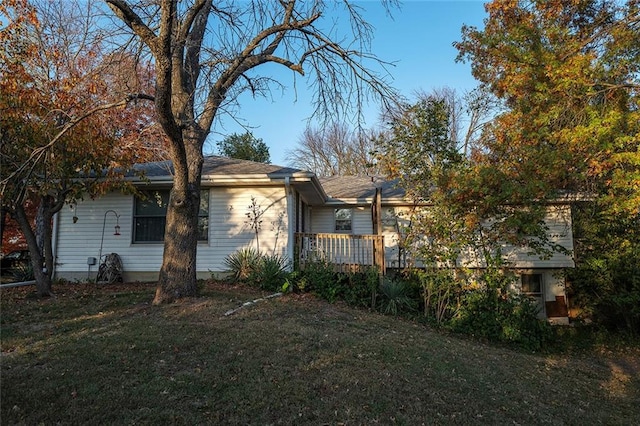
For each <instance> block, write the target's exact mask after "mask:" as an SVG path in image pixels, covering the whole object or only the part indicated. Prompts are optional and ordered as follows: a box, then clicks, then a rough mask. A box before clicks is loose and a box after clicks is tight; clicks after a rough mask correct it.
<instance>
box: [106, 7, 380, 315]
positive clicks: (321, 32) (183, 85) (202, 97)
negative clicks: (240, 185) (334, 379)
mask: <svg viewBox="0 0 640 426" xmlns="http://www.w3.org/2000/svg"><path fill="white" fill-rule="evenodd" d="M105 1H106V3H107V4H108V5H109V7H110V8H111V10H112V11H113V12H114V13H115V14H116V15H117V17H118V18H120V19H121V21H122V22H123V23H124V24H125V25H126V26H127V27H128V28H130V30H131V31H132V32H133V33H134V34H135V35H136V36H137V37H138V38H139V39H140V40H141V41H142V42H143V43H144V45H146V46H147V47H148V49H149V51H150V52H151V55H152V56H153V59H154V61H155V67H156V76H157V77H156V86H155V96H156V98H155V105H156V111H157V115H158V117H159V121H160V123H161V124H162V127H163V129H164V131H165V132H166V135H167V137H168V139H169V141H170V156H171V159H172V161H173V168H174V175H173V176H174V181H173V187H172V190H171V195H170V201H169V205H168V207H167V221H166V232H165V243H164V258H163V262H162V267H161V270H160V277H159V283H158V287H157V291H156V296H155V299H154V303H156V304H157V303H163V302H171V301H173V300H175V299H177V298H181V297H185V296H191V295H194V294H196V248H197V236H198V227H197V219H198V208H199V205H200V202H199V197H200V179H201V174H202V163H203V145H204V143H205V140H206V138H207V136H208V134H209V131H210V129H211V127H212V125H213V123H214V120H215V119H216V117H217V116H218V114H219V113H220V112H224V111H225V110H228V108H230V105H232V104H233V103H234V102H235V101H236V100H237V98H238V95H239V94H240V93H242V92H244V91H251V93H252V94H253V95H263V94H267V93H268V91H269V90H270V88H271V87H272V84H280V85H282V84H281V83H279V82H278V81H277V80H276V79H275V78H274V77H273V76H272V75H270V74H260V71H261V70H264V72H266V73H269V72H271V71H273V67H267V66H265V65H267V64H272V65H275V66H281V67H283V68H284V69H288V70H290V71H291V73H292V75H298V76H307V77H308V82H309V83H310V85H312V86H313V88H314V89H315V92H316V95H317V96H316V102H315V104H314V106H315V111H316V112H317V113H329V112H330V113H334V114H340V113H344V112H345V111H349V108H350V107H353V106H355V107H356V108H359V107H360V105H361V104H362V102H363V101H364V100H365V98H366V96H367V95H368V94H371V93H374V94H376V95H379V96H381V97H382V98H384V97H385V96H387V95H390V91H389V89H388V86H387V85H386V84H385V82H384V81H383V80H382V79H381V78H380V77H379V76H378V75H377V74H376V73H374V72H372V71H371V70H370V68H368V67H367V66H366V65H367V63H368V61H371V60H373V61H375V60H376V58H375V57H374V56H373V55H371V54H370V52H368V48H369V41H370V38H371V35H372V28H371V27H370V26H369V25H368V24H367V23H366V22H365V21H364V20H363V19H362V16H361V15H360V13H359V8H358V6H357V5H353V4H350V3H349V2H347V1H344V2H340V3H333V2H329V3H327V2H323V1H308V2H302V1H296V0H288V1H283V0H279V1H275V0H253V1H244V2H213V1H212V0H192V1H186V2H183V1H178V0H159V1H157V2H153V3H149V2H146V1H127V0H105ZM341 14H342V16H339V15H341ZM325 15H326V16H325ZM338 16H339V17H340V18H343V19H344V20H345V22H344V25H343V26H335V25H334V24H333V19H335V18H336V17H338ZM325 17H326V18H327V20H325V19H323V18H325ZM345 31H346V32H345Z"/></svg>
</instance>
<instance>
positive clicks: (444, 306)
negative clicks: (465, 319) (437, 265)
mask: <svg viewBox="0 0 640 426" xmlns="http://www.w3.org/2000/svg"><path fill="white" fill-rule="evenodd" d="M414 275H415V276H416V278H417V280H418V282H419V285H420V294H421V296H422V303H423V308H424V316H425V317H427V319H429V320H430V321H435V322H436V323H437V324H444V323H446V322H447V321H450V320H451V319H452V318H453V317H455V315H456V313H457V309H458V305H459V298H460V293H461V291H462V284H463V283H462V281H461V280H460V279H457V278H456V276H455V271H453V270H451V269H428V270H425V271H418V272H416V273H415V274H414Z"/></svg>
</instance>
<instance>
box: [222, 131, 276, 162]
mask: <svg viewBox="0 0 640 426" xmlns="http://www.w3.org/2000/svg"><path fill="white" fill-rule="evenodd" d="M218 150H219V151H220V155H222V156H224V157H229V158H237V159H239V160H249V161H256V162H258V163H266V164H269V163H270V162H271V158H270V155H269V147H268V146H267V144H266V143H264V141H263V140H262V139H257V138H256V137H255V136H253V134H252V133H251V132H245V133H243V134H241V135H238V134H236V133H234V134H232V135H229V136H227V137H226V138H224V140H222V141H220V142H218Z"/></svg>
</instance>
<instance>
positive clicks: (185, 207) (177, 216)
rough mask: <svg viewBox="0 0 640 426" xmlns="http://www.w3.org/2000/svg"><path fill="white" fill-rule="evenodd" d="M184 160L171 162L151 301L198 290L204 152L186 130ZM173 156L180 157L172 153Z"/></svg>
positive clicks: (166, 300) (194, 134)
mask: <svg viewBox="0 0 640 426" xmlns="http://www.w3.org/2000/svg"><path fill="white" fill-rule="evenodd" d="M185 133H188V134H187V135H185V136H184V137H185V143H184V146H185V148H186V149H185V151H186V157H187V158H189V159H190V161H189V162H188V163H187V161H186V160H185V161H174V172H175V175H174V183H173V188H172V189H171V194H170V197H169V205H168V206H167V223H166V227H165V235H164V253H163V258H162V268H161V269H160V276H159V279H158V286H157V288H156V295H155V298H154V299H153V304H154V305H157V304H162V303H171V302H173V301H175V300H176V299H180V298H182V297H193V296H195V295H196V293H197V275H196V272H197V270H196V254H197V248H198V235H199V231H198V212H199V210H200V176H201V174H202V173H201V172H202V163H203V155H202V151H201V148H200V147H199V145H200V143H201V142H200V140H201V139H202V140H204V137H202V136H200V135H199V134H198V132H197V130H196V131H191V132H185ZM173 157H174V158H180V157H179V156H176V155H174V156H173Z"/></svg>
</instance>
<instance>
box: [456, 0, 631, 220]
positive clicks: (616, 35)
mask: <svg viewBox="0 0 640 426" xmlns="http://www.w3.org/2000/svg"><path fill="white" fill-rule="evenodd" d="M485 7H486V10H487V12H488V13H489V17H488V18H487V19H486V20H485V28H484V29H483V30H478V29H476V28H473V27H464V28H463V34H462V35H463V37H462V41H461V42H459V43H457V44H456V46H457V48H458V49H459V51H460V56H459V59H460V60H469V61H470V62H471V66H472V72H473V75H474V76H475V77H476V78H477V79H478V80H479V81H480V82H481V83H482V84H483V85H484V86H485V87H487V88H488V90H490V91H491V92H492V93H493V94H495V95H496V96H497V97H498V98H500V99H502V100H504V102H505V104H506V107H507V111H506V112H505V113H503V114H501V115H500V116H499V117H498V118H497V119H496V121H495V122H494V125H493V126H492V128H491V132H490V133H488V134H487V135H486V137H485V138H484V146H483V147H482V149H481V150H480V152H478V154H479V155H478V157H477V158H478V160H479V161H483V162H485V163H486V164H487V167H493V168H495V169H498V170H499V171H500V172H501V173H503V174H504V176H503V180H504V181H513V180H518V181H521V183H523V184H524V185H522V186H521V187H522V188H525V189H527V192H528V193H527V194H526V195H527V196H534V197H548V196H554V194H553V191H552V190H553V189H573V190H580V191H588V192H590V193H591V194H594V195H596V196H597V197H598V199H599V200H600V201H603V204H608V205H609V210H610V211H611V212H612V213H615V212H623V211H624V212H627V213H631V214H635V213H638V211H639V210H640V187H638V180H639V179H640V167H639V164H640V152H639V151H638V145H639V143H640V98H639V96H638V95H639V91H640V78H639V76H640V48H639V47H638V46H640V3H639V2H638V1H637V0H632V1H628V2H609V1H599V0H581V1H576V2H571V3H567V2H565V1H559V0H550V1H515V0H495V1H493V2H490V3H488V4H487V5H486V6H485ZM523 180H526V182H523ZM514 189H517V188H514Z"/></svg>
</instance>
